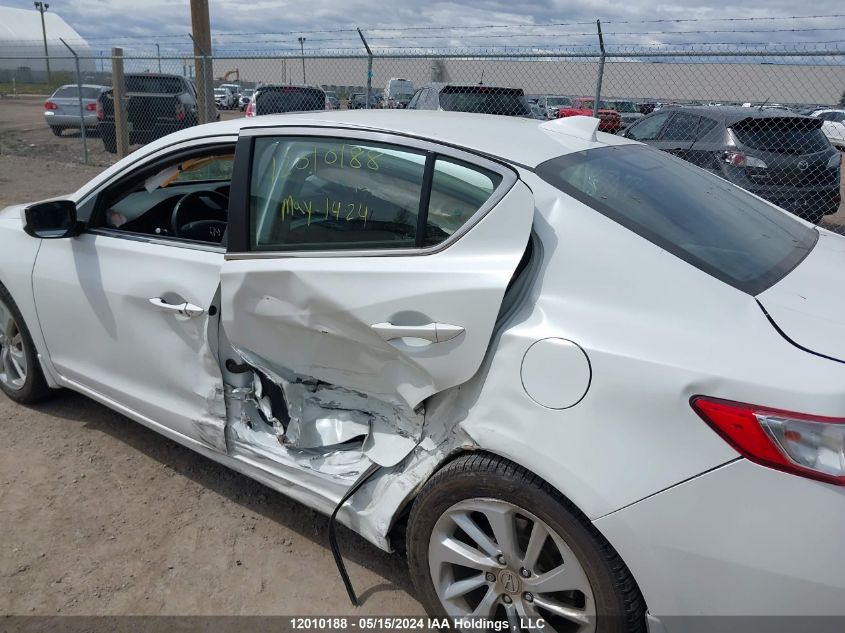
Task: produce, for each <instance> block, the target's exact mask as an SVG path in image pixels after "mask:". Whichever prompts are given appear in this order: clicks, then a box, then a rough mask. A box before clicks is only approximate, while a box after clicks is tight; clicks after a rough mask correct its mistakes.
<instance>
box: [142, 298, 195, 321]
mask: <svg viewBox="0 0 845 633" xmlns="http://www.w3.org/2000/svg"><path fill="white" fill-rule="evenodd" d="M150 303H151V304H153V305H154V306H155V307H157V308H158V309H159V310H164V311H165V312H172V313H174V314H176V315H177V316H181V317H184V318H188V319H190V318H193V317H198V316H200V315H202V314H204V313H205V310H203V309H202V308H201V307H199V306H195V305H194V304H193V303H188V302H187V301H186V302H184V303H167V301H165V300H164V299H162V298H161V297H153V298H152V299H150Z"/></svg>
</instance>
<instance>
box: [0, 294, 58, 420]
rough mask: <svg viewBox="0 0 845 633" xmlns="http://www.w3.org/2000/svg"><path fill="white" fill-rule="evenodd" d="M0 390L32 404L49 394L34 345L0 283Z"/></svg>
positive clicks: (16, 309)
mask: <svg viewBox="0 0 845 633" xmlns="http://www.w3.org/2000/svg"><path fill="white" fill-rule="evenodd" d="M0 389H2V390H3V392H4V393H5V394H6V395H7V396H9V397H10V398H11V399H12V400H15V401H16V402H20V403H22V404H32V403H34V402H38V401H39V400H43V399H44V398H45V397H47V396H48V395H49V394H50V388H49V387H48V386H47V382H46V381H45V380H44V374H43V373H42V371H41V364H40V363H39V362H38V354H37V353H36V351H35V344H34V343H33V342H32V337H31V336H30V335H29V330H28V329H27V327H26V324H25V323H24V321H23V317H21V314H20V311H19V310H18V307H17V305H15V302H14V301H13V300H12V297H11V296H10V295H9V292H8V291H7V290H6V288H4V287H3V286H2V285H0Z"/></svg>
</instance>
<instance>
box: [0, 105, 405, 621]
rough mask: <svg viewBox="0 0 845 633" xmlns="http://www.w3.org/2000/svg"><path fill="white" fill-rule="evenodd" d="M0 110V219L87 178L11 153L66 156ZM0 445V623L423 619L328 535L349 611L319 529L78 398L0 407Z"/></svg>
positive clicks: (399, 583) (375, 554) (386, 572)
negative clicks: (352, 591) (351, 590)
mask: <svg viewBox="0 0 845 633" xmlns="http://www.w3.org/2000/svg"><path fill="white" fill-rule="evenodd" d="M39 103H40V102H39ZM5 105H6V104H5V103H4V102H2V101H0V151H2V155H0V207H3V206H6V205H8V204H12V203H14V202H21V201H28V200H37V199H40V198H46V197H50V196H55V195H60V194H62V193H67V192H69V191H73V190H75V189H76V188H78V187H79V186H80V185H82V184H83V183H84V182H86V181H87V180H88V179H89V178H91V177H92V176H93V175H95V174H96V173H97V172H98V171H99V168H97V167H90V166H85V165H81V164H78V163H71V162H66V161H67V160H78V157H77V156H76V155H75V153H74V152H73V151H71V150H69V149H67V148H65V149H60V150H54V149H44V148H42V147H30V146H29V143H23V142H19V141H15V140H14V139H16V138H17V139H19V138H22V137H23V138H29V139H32V138H35V137H36V136H37V135H38V134H41V133H42V132H43V133H44V134H41V135H42V136H43V137H44V138H45V139H46V140H47V141H49V142H50V143H60V144H61V143H64V144H66V145H72V146H74V147H75V146H76V145H78V139H71V138H66V139H65V138H62V139H59V138H56V137H54V136H53V135H52V134H51V133H50V131H49V130H46V132H45V131H44V130H40V128H39V129H38V130H36V129H33V130H32V131H26V130H29V129H30V128H34V125H27V124H26V122H23V123H22V122H21V121H20V119H15V118H14V117H10V116H7V113H8V111H9V110H8V108H7V109H4V106H5ZM19 105H20V104H19V103H17V104H16V106H19ZM36 105H37V104H36ZM18 110H19V107H16V108H15V111H16V112H17V111H18ZM17 114H18V115H19V112H17ZM39 114H40V113H39ZM35 123H36V124H39V123H40V125H43V123H42V122H40V121H38V120H36V122H35ZM45 127H46V126H45ZM13 128H14V129H13ZM39 130H40V131H39ZM27 135H29V136H27ZM12 147H17V148H19V149H15V150H13V149H12ZM71 149H73V148H71ZM12 151H14V152H15V154H10V152H12ZM55 158H59V159H60V160H55ZM62 159H63V160H62ZM104 162H105V161H104ZM0 436H2V437H3V442H2V443H0V533H2V534H3V536H2V539H1V540H2V544H3V546H2V547H0V615H4V616H5V615H56V614H60V615H61V614H75V615H124V614H132V615H147V614H168V615H242V614H249V615H293V614H296V615H324V614H352V613H354V614H356V615H357V614H360V615H367V614H370V615H412V614H417V615H420V614H422V608H421V606H420V605H419V603H418V602H417V601H416V600H415V599H414V597H413V595H412V590H411V585H410V579H409V577H408V575H407V571H406V567H405V561H404V560H403V559H402V558H400V557H399V556H391V555H388V554H385V553H383V552H381V551H380V550H378V549H377V548H375V547H373V546H371V545H370V544H369V543H367V542H365V541H364V540H363V539H361V538H360V537H358V536H357V535H355V534H353V533H352V532H350V531H348V530H345V529H341V530H340V545H341V548H342V550H343V552H344V554H345V557H346V560H347V564H348V566H349V570H350V574H351V576H352V579H353V582H354V583H355V586H356V588H357V589H358V591H359V593H361V594H362V595H363V598H364V604H363V606H362V607H360V608H358V609H354V608H353V607H352V606H351V605H350V604H349V601H348V599H347V597H346V593H345V591H344V589H343V585H342V583H341V581H340V577H339V576H338V574H337V571H336V569H335V565H334V561H333V559H332V556H331V552H330V551H329V549H328V534H327V523H328V520H327V519H326V518H325V517H323V516H322V515H319V514H317V513H315V512H313V511H311V510H310V509H308V508H306V507H305V506H303V505H301V504H299V503H296V502H294V501H292V500H290V499H288V498H286V497H284V496H282V495H280V494H278V493H276V492H274V491H272V490H269V489H268V488H265V487H264V486H262V485H261V484H258V483H255V482H253V481H252V480H250V479H247V478H246V477H244V476H242V475H239V474H237V473H234V472H232V471H230V470H228V469H226V468H224V467H222V466H219V465H217V464H216V463H214V462H212V461H210V460H208V459H206V458H204V457H201V456H199V455H197V454H195V453H193V452H191V451H189V450H188V449H185V448H182V447H181V446H179V445H177V444H175V443H173V442H171V441H169V440H167V439H165V438H163V437H161V436H159V435H157V434H156V433H153V432H152V431H149V430H147V429H146V428H144V427H142V426H140V425H138V424H136V423H135V422H132V421H131V420H129V419H127V418H125V417H123V416H121V415H118V414H117V413H114V412H113V411H111V410H110V409H107V408H105V407H103V406H101V405H99V404H97V403H95V402H93V401H91V400H89V399H87V398H84V397H82V396H80V395H78V394H74V393H70V392H61V393H59V394H58V395H57V397H56V398H55V399H54V400H51V401H50V402H48V403H46V404H43V405H39V406H37V407H22V406H18V405H15V404H13V403H12V402H11V401H10V400H8V399H7V398H5V397H4V396H0ZM0 623H2V620H0ZM2 628H3V626H2V624H0V629H2Z"/></svg>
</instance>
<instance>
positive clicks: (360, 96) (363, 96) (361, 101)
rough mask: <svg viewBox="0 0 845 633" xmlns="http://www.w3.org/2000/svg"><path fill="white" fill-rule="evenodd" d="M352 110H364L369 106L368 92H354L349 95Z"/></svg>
mask: <svg viewBox="0 0 845 633" xmlns="http://www.w3.org/2000/svg"><path fill="white" fill-rule="evenodd" d="M348 107H349V109H350V110H363V109H365V108H366V107H367V93H366V92H353V93H352V94H351V95H350V96H349V105H348Z"/></svg>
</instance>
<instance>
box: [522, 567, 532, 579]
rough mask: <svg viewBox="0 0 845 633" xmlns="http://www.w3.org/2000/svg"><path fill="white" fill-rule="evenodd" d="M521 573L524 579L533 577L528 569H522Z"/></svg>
mask: <svg viewBox="0 0 845 633" xmlns="http://www.w3.org/2000/svg"><path fill="white" fill-rule="evenodd" d="M519 573H520V575H521V576H522V577H523V578H528V577H529V576H530V575H531V572H530V571H528V570H527V569H525V567H523V568H522V569H520V570H519Z"/></svg>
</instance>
